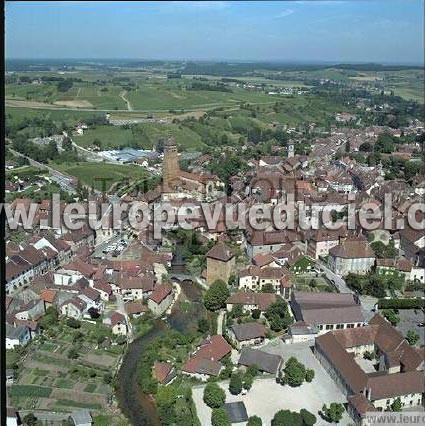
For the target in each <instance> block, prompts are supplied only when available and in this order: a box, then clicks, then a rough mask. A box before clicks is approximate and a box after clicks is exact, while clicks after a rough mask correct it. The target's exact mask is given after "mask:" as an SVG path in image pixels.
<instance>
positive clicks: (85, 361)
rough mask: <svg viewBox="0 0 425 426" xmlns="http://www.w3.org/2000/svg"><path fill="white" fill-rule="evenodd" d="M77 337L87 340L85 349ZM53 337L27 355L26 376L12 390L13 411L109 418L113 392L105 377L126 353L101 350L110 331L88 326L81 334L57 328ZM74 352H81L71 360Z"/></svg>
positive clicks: (117, 349) (61, 326)
mask: <svg viewBox="0 0 425 426" xmlns="http://www.w3.org/2000/svg"><path fill="white" fill-rule="evenodd" d="M77 333H83V335H84V340H82V341H81V343H80V344H78V343H77V342H76V339H78V336H80V334H77ZM48 334H49V337H48V338H44V337H43V338H42V340H40V339H38V340H37V341H34V342H32V343H31V345H30V346H29V347H28V349H27V350H28V355H27V357H26V359H25V371H22V373H19V374H18V378H17V380H16V381H15V383H14V384H13V385H12V386H11V387H10V389H9V396H10V398H11V401H12V402H13V404H14V406H15V407H17V408H19V409H23V410H30V409H31V410H34V409H35V410H50V411H56V412H70V411H73V410H75V409H78V408H86V409H89V410H93V411H94V412H95V413H99V414H105V413H106V412H107V411H108V409H107V408H106V407H108V405H109V400H110V398H111V395H112V392H113V389H112V386H111V384H110V380H111V379H109V378H108V379H106V377H109V376H110V373H111V371H114V370H115V368H116V366H117V363H118V361H119V358H120V355H121V354H122V352H123V349H124V347H123V346H110V345H109V346H108V347H105V348H101V347H100V346H101V345H99V344H98V343H97V342H98V338H99V336H101V335H104V336H108V335H109V334H110V332H109V330H107V329H103V327H102V326H99V325H94V324H89V323H86V322H82V323H81V328H80V329H78V330H73V329H71V328H69V327H68V326H66V325H65V324H63V323H58V324H57V325H56V326H54V327H52V328H51V329H49V331H48ZM71 348H74V349H75V348H78V349H77V351H78V358H76V359H70V357H69V355H68V354H69V352H70V350H71ZM8 356H9V354H8ZM8 361H9V362H10V361H11V360H10V359H9V360H8ZM12 361H13V360H12Z"/></svg>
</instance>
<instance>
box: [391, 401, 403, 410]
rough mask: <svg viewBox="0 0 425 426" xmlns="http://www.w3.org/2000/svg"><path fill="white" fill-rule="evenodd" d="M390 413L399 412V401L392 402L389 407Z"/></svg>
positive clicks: (400, 407) (400, 406)
mask: <svg viewBox="0 0 425 426" xmlns="http://www.w3.org/2000/svg"><path fill="white" fill-rule="evenodd" d="M390 407H391V411H401V409H402V408H403V406H402V405H401V399H400V398H397V399H395V400H394V401H393V403H392V404H391V405H390Z"/></svg>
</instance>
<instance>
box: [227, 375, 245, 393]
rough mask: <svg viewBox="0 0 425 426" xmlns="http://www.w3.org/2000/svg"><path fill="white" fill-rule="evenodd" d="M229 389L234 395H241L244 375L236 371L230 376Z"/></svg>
mask: <svg viewBox="0 0 425 426" xmlns="http://www.w3.org/2000/svg"><path fill="white" fill-rule="evenodd" d="M229 391H230V393H231V394H232V395H239V394H240V393H241V392H242V377H241V375H240V374H239V373H234V374H232V376H231V377H230V383H229Z"/></svg>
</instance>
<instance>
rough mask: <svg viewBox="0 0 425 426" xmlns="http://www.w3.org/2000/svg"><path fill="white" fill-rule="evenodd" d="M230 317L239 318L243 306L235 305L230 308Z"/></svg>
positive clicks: (241, 314)
mask: <svg viewBox="0 0 425 426" xmlns="http://www.w3.org/2000/svg"><path fill="white" fill-rule="evenodd" d="M231 315H232V317H233V318H240V317H242V316H243V305H241V304H240V303H236V304H234V305H233V307H232V311H231Z"/></svg>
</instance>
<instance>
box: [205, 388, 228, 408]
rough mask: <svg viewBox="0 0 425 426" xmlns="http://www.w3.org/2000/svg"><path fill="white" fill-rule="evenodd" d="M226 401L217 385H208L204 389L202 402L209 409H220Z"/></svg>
mask: <svg viewBox="0 0 425 426" xmlns="http://www.w3.org/2000/svg"><path fill="white" fill-rule="evenodd" d="M225 401H226V393H225V392H224V390H223V389H221V387H220V386H218V385H217V383H208V384H207V385H206V386H205V389H204V402H205V404H207V405H208V407H210V408H218V407H221V406H222V405H223V404H224V402H225Z"/></svg>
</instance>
